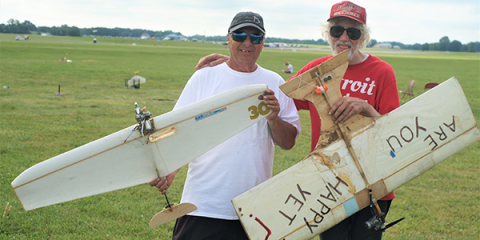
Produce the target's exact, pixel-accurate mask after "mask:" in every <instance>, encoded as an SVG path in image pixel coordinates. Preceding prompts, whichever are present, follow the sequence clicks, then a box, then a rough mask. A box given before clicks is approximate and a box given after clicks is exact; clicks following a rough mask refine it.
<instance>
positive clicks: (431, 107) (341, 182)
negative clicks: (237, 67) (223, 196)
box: [232, 53, 480, 240]
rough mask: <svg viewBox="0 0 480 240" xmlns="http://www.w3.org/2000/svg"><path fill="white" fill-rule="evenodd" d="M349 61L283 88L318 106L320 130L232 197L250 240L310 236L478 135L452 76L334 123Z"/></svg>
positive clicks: (339, 59)
mask: <svg viewBox="0 0 480 240" xmlns="http://www.w3.org/2000/svg"><path fill="white" fill-rule="evenodd" d="M346 64H347V58H346V54H344V53H342V54H339V55H337V56H336V57H334V58H331V59H330V60H329V61H327V62H325V63H324V64H321V65H319V66H318V67H315V68H313V69H312V70H311V71H309V72H306V73H304V74H302V75H301V76H299V77H297V79H293V80H291V81H289V82H287V83H285V84H284V85H283V86H282V87H281V89H282V90H283V91H284V92H285V94H286V95H288V96H291V97H294V98H297V99H302V100H303V99H305V100H309V101H311V102H312V103H314V105H315V106H316V108H317V110H318V112H319V114H320V117H321V120H322V135H321V136H320V139H319V142H318V144H317V147H316V148H315V150H314V151H313V152H312V153H310V154H309V155H308V156H307V157H306V158H305V159H303V160H302V161H300V162H299V163H298V164H296V165H294V166H292V167H291V168H289V169H287V170H285V171H283V172H281V173H280V174H278V175H276V176H275V177H273V178H272V179H270V180H268V181H266V182H264V183H262V184H261V185H259V186H257V187H255V188H253V189H251V190H249V191H248V192H246V193H244V194H242V195H240V196H238V197H237V198H235V199H233V201H232V202H233V205H234V207H235V210H236V211H237V214H238V216H239V218H240V220H241V222H242V225H243V227H244V228H245V230H246V232H247V234H248V236H249V238H250V239H262V240H263V239H310V238H312V237H314V236H316V235H318V234H319V233H321V232H323V231H325V230H327V229H329V228H331V227H332V226H334V225H336V224H337V223H339V222H341V221H342V220H343V219H345V218H347V217H348V216H351V215H352V214H354V213H355V212H357V211H359V210H361V209H363V208H365V207H367V206H369V204H370V203H371V201H370V191H371V192H372V196H373V198H374V199H380V198H382V197H383V196H385V195H387V194H388V193H390V192H392V191H393V190H395V189H397V188H399V187H400V186H402V185H403V184H405V183H407V182H408V181H410V180H412V179H413V178H415V177H417V176H419V175H420V174H422V173H423V172H425V171H427V170H428V169H430V168H432V167H433V166H435V165H436V164H439V163H440V162H441V161H443V160H445V159H446V158H448V157H449V156H451V155H453V154H455V153H456V152H458V151H460V150H462V149H464V148H466V147H468V146H470V145H471V144H473V143H475V142H476V141H478V140H479V139H480V132H479V129H478V126H477V122H476V120H475V118H474V116H473V114H472V111H471V109H470V106H469V104H468V101H467V99H466V98H465V95H464V93H463V91H462V89H461V87H460V84H459V82H458V81H457V79H456V78H454V77H453V78H451V79H449V80H447V81H445V82H444V83H442V84H440V85H438V86H437V87H435V88H433V89H432V90H429V91H428V92H426V93H424V94H422V95H421V96H419V97H417V98H415V99H413V100H412V101H410V102H408V103H407V104H405V105H403V106H401V107H400V108H398V109H396V110H394V111H392V112H390V113H388V114H386V115H383V116H381V117H378V118H367V117H362V116H360V115H358V116H356V117H354V118H353V119H352V118H351V119H349V120H348V121H347V122H346V123H344V124H341V125H336V124H334V122H333V121H332V120H331V119H330V116H328V110H329V109H330V106H331V104H332V103H334V102H335V101H336V98H338V97H341V95H339V94H340V81H341V79H342V77H343V74H344V72H345V70H346ZM319 86H327V87H328V91H326V93H327V94H322V93H321V92H320V93H319V94H317V93H316V92H315V90H316V89H317V88H319ZM439 99H441V101H439Z"/></svg>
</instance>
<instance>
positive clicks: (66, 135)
mask: <svg viewBox="0 0 480 240" xmlns="http://www.w3.org/2000/svg"><path fill="white" fill-rule="evenodd" d="M14 39H15V35H10V34H0V87H2V88H0V99H1V102H0V158H1V160H0V209H1V210H2V212H1V213H0V214H3V210H4V208H5V206H6V205H7V203H9V204H10V205H11V206H12V207H11V211H10V214H9V216H8V217H7V216H4V217H1V218H0V239H46V238H50V239H170V238H171V232H172V229H173V225H174V222H169V223H167V224H165V225H162V226H160V227H157V228H154V229H149V228H148V223H149V221H150V218H151V217H152V216H153V215H154V214H155V213H157V212H158V211H160V210H161V209H162V208H163V207H164V206H165V204H166V202H165V200H164V198H163V196H161V195H160V194H158V193H157V192H156V189H153V188H150V187H149V186H148V184H144V185H139V186H136V187H132V188H128V189H124V190H119V191H115V192H110V193H106V194H101V195H98V196H92V197H87V198H83V199H78V200H74V201H71V202H67V203H62V204H57V205H53V206H48V207H44V208H40V209H35V210H32V211H29V212H25V211H24V210H23V209H22V206H21V205H20V203H19V201H18V200H17V198H16V197H15V194H14V192H13V190H12V188H11V186H10V183H11V182H12V181H13V180H14V179H15V177H16V176H18V175H19V174H20V173H21V172H23V171H24V170H25V169H27V168H29V167H30V166H32V165H34V164H36V163H38V162H41V161H43V160H46V159H48V158H51V157H53V156H56V155H58V154H61V153H63V152H66V151H68V150H71V149H73V148H75V147H79V146H82V145H84V144H86V143H88V142H91V141H93V140H96V139H98V138H100V137H104V136H106V135H108V134H111V133H114V132H116V131H118V130H120V129H123V128H126V127H128V126H132V125H134V124H135V123H136V122H135V119H134V111H133V110H134V108H133V103H134V102H138V103H139V104H140V105H142V106H147V110H149V111H150V112H152V114H153V115H155V116H156V115H160V114H163V113H165V112H168V111H170V110H171V109H172V108H173V106H174V104H175V100H176V99H177V98H178V97H179V95H180V93H181V91H182V89H183V86H184V85H185V83H186V82H187V81H188V79H189V77H190V76H191V75H192V74H193V72H194V71H195V70H194V66H195V65H196V63H197V62H198V60H199V59H200V57H202V56H205V55H207V54H210V53H213V52H216V53H223V54H227V53H228V52H227V49H226V47H225V46H223V45H215V44H210V43H199V42H196V43H193V42H174V41H156V40H132V39H129V40H127V39H113V38H112V39H105V38H99V39H98V43H96V44H93V43H92V39H91V38H84V37H53V36H51V37H41V36H36V35H34V36H31V37H30V40H28V41H15V40H14ZM132 43H135V44H136V45H132ZM158 43H160V44H161V46H156V44H158ZM328 54H330V53H328V52H314V51H286V50H285V51H281V50H278V49H276V50H275V49H268V48H265V49H264V52H263V53H262V55H261V57H260V59H259V61H258V62H259V64H260V65H261V66H263V67H265V68H267V69H271V70H273V71H275V72H278V73H279V74H280V75H282V76H283V77H284V78H285V79H288V78H289V75H287V74H283V73H281V69H282V68H284V67H285V66H284V65H283V63H284V62H285V61H290V62H291V63H292V64H293V66H294V67H295V70H298V69H299V68H300V67H302V66H304V65H305V64H307V63H308V62H309V61H311V60H313V59H315V58H319V57H322V56H325V55H328ZM375 55H376V56H378V57H380V58H381V59H383V60H385V61H386V62H388V63H390V64H391V65H392V66H393V68H394V70H395V73H396V76H397V81H398V88H399V90H405V89H406V88H407V85H408V83H409V82H410V80H412V79H414V80H416V83H415V86H414V93H415V95H419V94H421V93H422V92H423V86H424V85H425V84H426V83H427V82H443V81H445V80H447V79H448V78H450V77H452V76H456V77H457V78H458V79H459V80H460V83H461V84H462V87H463V90H464V91H465V94H466V96H467V99H468V100H469V103H470V106H471V108H472V111H473V113H474V115H475V117H476V119H477V123H478V122H479V120H480V55H479V54H478V53H452V52H451V53H449V54H446V53H440V52H436V53H432V52H429V53H419V54H402V51H399V53H398V54H391V53H388V52H385V53H382V54H375ZM63 57H66V58H67V59H70V60H72V62H62V61H59V59H62V58H63ZM134 71H139V72H140V73H139V75H141V76H143V77H145V78H146V79H147V82H146V83H145V84H144V85H142V86H141V88H140V89H125V87H124V80H125V79H128V78H130V77H132V76H133V75H134V74H133V72H134ZM59 84H60V85H61V92H62V93H63V94H65V96H64V97H59V96H55V93H57V91H58V85H59ZM3 86H9V88H3ZM440 100H441V99H439V101H440ZM300 116H301V121H302V127H303V131H302V133H301V136H300V137H299V139H298V141H297V144H296V146H295V147H294V148H293V149H292V150H290V151H284V150H281V149H277V150H276V157H275V166H274V174H277V173H279V172H281V171H282V170H284V169H286V168H288V167H290V166H292V165H293V164H295V163H296V162H298V161H300V160H301V159H303V158H304V157H305V156H307V154H308V153H309V149H310V122H309V116H308V112H306V111H301V112H300ZM479 155H480V142H477V143H475V144H473V145H472V146H470V147H469V148H467V149H465V150H463V151H461V152H460V153H458V154H456V155H454V156H452V157H450V158H449V159H447V160H445V161H444V162H443V163H442V164H440V165H439V166H437V167H435V168H433V169H431V170H429V171H428V172H426V173H425V174H423V175H421V176H420V177H418V178H416V179H414V180H413V181H411V182H409V183H408V184H406V185H404V186H402V187H401V188H400V189H398V190H397V191H396V195H397V198H396V199H395V200H394V202H393V205H392V208H391V211H390V213H389V215H388V218H387V220H389V221H393V220H396V219H398V218H400V217H403V216H404V217H406V220H404V221H403V222H401V223H400V224H398V225H396V226H395V227H393V228H391V229H389V230H388V232H387V233H386V234H385V235H384V239H479V238H480V230H479V229H480V207H479V206H480V174H479V172H480V164H479V159H480V157H479ZM185 176H186V167H183V168H182V169H181V171H180V173H179V175H177V179H176V180H175V182H174V184H173V186H172V187H171V188H170V190H169V198H170V200H171V201H172V202H179V200H180V197H181V193H182V189H183V181H184V179H185ZM317 239H318V238H317Z"/></svg>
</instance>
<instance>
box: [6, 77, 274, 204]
mask: <svg viewBox="0 0 480 240" xmlns="http://www.w3.org/2000/svg"><path fill="white" fill-rule="evenodd" d="M266 89H267V86H266V85H265V84H258V85H248V86H242V87H238V88H235V89H232V90H229V91H227V92H224V93H221V94H218V95H215V96H212V97H210V98H207V99H204V100H202V101H199V102H196V103H193V104H190V105H188V106H185V107H183V108H180V109H177V110H174V111H171V112H168V113H165V114H163V115H160V116H157V117H155V118H153V119H150V120H148V119H143V116H142V118H141V119H138V116H139V111H137V121H139V122H140V120H141V121H143V122H146V123H147V124H146V125H141V127H140V128H139V131H136V130H135V131H132V130H134V129H137V127H134V126H132V127H129V128H126V129H123V130H121V131H118V132H116V133H113V134H111V135H109V136H106V137H104V138H101V139H98V140H96V141H93V142H91V143H88V144H86V145H84V146H81V147H78V148H76V149H73V150H71V151H68V152H66V153H63V154H61V155H58V156H56V157H53V158H51V159H48V160H46V161H44V162H41V163H38V164H37V165H34V166H33V167H31V168H29V169H27V170H25V171H24V172H23V173H22V174H20V175H19V176H18V177H17V178H16V179H15V180H14V181H13V182H12V187H13V189H14V190H15V193H16V195H17V197H18V199H19V200H20V202H21V204H22V206H23V207H24V209H25V210H31V209H35V208H39V207H43V206H48V205H52V204H56V203H61V202H65V201H70V200H73V199H77V198H82V197H87V196H91V195H95V194H100V193H105V192H109V191H113V190H117V189H122V188H127V187H131V186H135V185H138V184H142V183H147V182H149V181H151V180H152V179H154V178H155V177H157V176H160V177H163V176H166V175H168V174H170V173H171V172H173V171H175V170H177V169H178V168H180V167H182V166H184V165H185V164H187V163H188V162H190V161H192V160H193V159H195V158H196V157H198V156H200V155H201V154H203V153H205V152H207V151H208V150H210V149H212V148H213V147H215V146H217V145H218V144H220V143H222V142H223V141H225V140H227V139H229V138H230V137H232V136H234V135H235V134H237V133H238V132H240V131H242V130H243V129H245V128H247V127H249V126H251V125H252V124H254V123H256V122H258V121H259V120H261V119H262V118H264V117H265V116H266V115H267V114H268V113H270V111H265V112H262V114H263V115H258V116H251V115H252V114H251V113H250V111H249V110H248V109H249V107H251V106H256V107H257V106H259V105H261V104H263V101H262V100H259V99H258V96H260V95H262V94H263V92H264V91H265V90H266ZM260 107H262V106H260ZM137 110H138V109H137ZM139 126H140V125H139ZM144 127H145V128H144ZM146 128H150V130H149V131H146V130H147V129H146Z"/></svg>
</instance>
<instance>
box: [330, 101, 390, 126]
mask: <svg viewBox="0 0 480 240" xmlns="http://www.w3.org/2000/svg"><path fill="white" fill-rule="evenodd" d="M359 113H361V114H362V115H363V116H366V117H379V116H381V115H380V113H378V112H377V110H375V108H373V107H372V105H370V104H368V103H367V102H366V101H365V100H362V99H360V98H354V97H342V99H340V100H338V101H337V102H336V103H335V104H333V106H332V109H330V111H329V112H328V114H329V115H331V116H332V118H333V120H335V123H343V122H345V121H347V120H348V119H349V118H350V117H352V116H354V115H356V114H359Z"/></svg>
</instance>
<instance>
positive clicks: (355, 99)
mask: <svg viewBox="0 0 480 240" xmlns="http://www.w3.org/2000/svg"><path fill="white" fill-rule="evenodd" d="M366 23H367V13H366V11H365V8H363V7H361V6H358V5H356V4H354V3H352V2H349V1H343V2H339V3H336V4H334V5H333V6H332V9H331V11H330V17H329V18H328V20H327V22H326V23H325V24H324V26H323V27H324V30H323V37H324V39H327V40H328V42H329V43H330V47H331V48H332V52H333V55H332V56H327V57H323V58H319V59H316V60H313V61H312V62H310V63H308V64H307V65H306V66H305V67H303V68H302V69H301V70H300V71H299V72H298V73H297V74H296V75H295V76H293V77H292V78H294V77H296V76H298V75H300V74H302V73H304V72H306V71H308V70H309V69H311V68H313V67H315V66H317V65H319V64H321V63H323V62H325V61H326V60H328V59H330V58H332V57H333V56H335V55H337V54H339V53H340V52H342V51H348V52H349V56H348V68H347V71H346V72H345V75H344V76H343V79H342V83H341V86H340V87H341V89H340V91H341V93H342V95H343V96H344V97H343V98H342V99H341V100H339V101H338V102H336V103H335V104H333V106H332V109H331V110H330V112H329V114H330V115H331V116H332V117H333V119H335V121H336V123H340V122H344V121H346V120H347V119H349V118H350V117H352V116H354V115H356V114H362V115H363V116H367V117H378V116H381V115H383V114H386V113H389V112H391V111H392V110H394V109H395V108H397V107H399V106H400V103H399V98H398V90H397V81H396V78H395V74H394V72H393V69H392V67H391V66H390V65H389V64H388V63H386V62H384V61H382V60H380V59H379V58H378V57H375V56H372V55H368V54H364V53H362V52H361V51H360V50H361V49H362V48H364V47H365V46H366V45H367V44H368V43H369V41H370V29H369V28H368V26H367V25H366ZM225 58H226V57H225V56H220V55H218V54H212V55H209V56H207V57H204V58H202V59H201V60H200V61H199V64H198V65H197V67H196V69H200V68H202V67H205V66H213V65H216V64H218V63H219V62H222V61H224V59H225ZM292 78H290V79H292ZM294 101H295V105H296V107H297V109H298V110H300V109H304V110H309V111H310V120H311V124H312V139H311V150H312V151H313V150H314V149H315V147H316V145H317V142H318V139H319V136H320V124H321V122H320V118H319V115H318V112H317V110H316V108H315V106H314V105H313V104H312V103H311V102H308V101H301V100H294ZM393 198H395V195H394V193H393V192H392V193H390V194H388V195H387V196H385V197H384V198H382V199H380V200H379V201H378V204H379V205H380V208H381V209H382V211H383V212H384V213H385V214H386V213H387V212H388V209H389V207H390V204H391V202H392V200H393ZM372 216H373V214H372V211H371V209H370V208H364V209H363V210H360V211H359V212H357V213H355V214H354V215H352V216H350V217H348V218H347V219H345V220H344V221H342V222H340V223H339V224H337V225H336V226H334V227H332V228H331V229H329V230H327V231H325V232H323V233H322V234H320V239H322V240H329V239H359V240H360V239H372V240H373V239H381V238H382V232H381V231H379V232H376V231H375V230H374V229H373V228H372V229H367V228H366V227H365V222H366V221H367V220H369V219H370V218H371V217H372Z"/></svg>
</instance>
